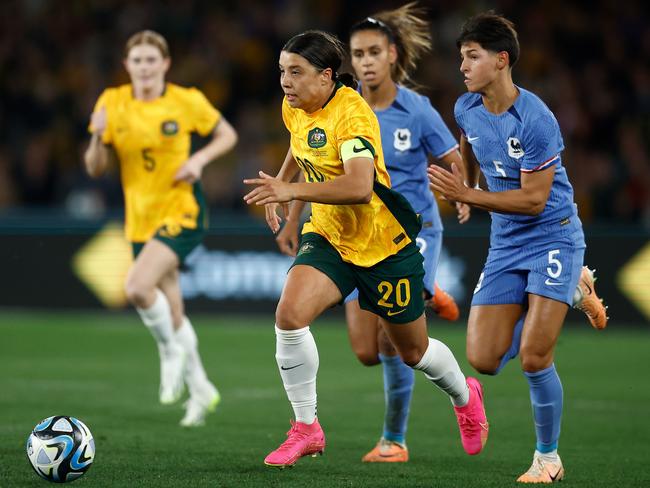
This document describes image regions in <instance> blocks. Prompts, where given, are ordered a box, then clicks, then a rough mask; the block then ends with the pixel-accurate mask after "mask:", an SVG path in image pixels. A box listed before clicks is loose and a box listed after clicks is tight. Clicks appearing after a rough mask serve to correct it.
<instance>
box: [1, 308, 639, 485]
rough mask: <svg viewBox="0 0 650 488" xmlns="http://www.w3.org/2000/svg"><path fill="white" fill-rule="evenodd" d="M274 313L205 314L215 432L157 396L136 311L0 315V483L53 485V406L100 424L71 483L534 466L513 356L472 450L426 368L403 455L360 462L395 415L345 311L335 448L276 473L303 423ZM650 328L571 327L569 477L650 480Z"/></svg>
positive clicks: (325, 407) (405, 480)
mask: <svg viewBox="0 0 650 488" xmlns="http://www.w3.org/2000/svg"><path fill="white" fill-rule="evenodd" d="M272 319H273V318H272V316H269V317H268V318H266V319H263V318H247V317H222V316H199V317H196V318H195V319H194V323H195V326H196V329H197V333H198V335H199V338H200V341H201V343H200V348H201V353H202V355H203V359H204V362H205V364H206V369H207V370H208V374H209V376H210V377H211V378H212V379H213V380H214V382H215V383H216V384H217V386H218V387H219V388H220V390H221V393H222V397H223V401H222V403H221V405H220V407H219V409H218V411H217V413H215V414H213V415H211V416H210V417H209V418H208V422H207V425H206V426H205V427H203V428H197V429H189V430H188V429H183V428H181V427H179V426H178V421H179V420H180V418H181V416H182V413H183V412H182V409H181V406H180V405H177V406H171V407H164V406H161V405H159V404H158V401H157V392H158V358H157V351H156V348H155V345H154V342H153V340H152V338H151V337H150V335H149V333H148V332H147V331H146V329H145V328H144V326H142V325H141V324H140V322H139V321H138V319H137V317H136V315H135V313H132V314H110V313H101V314H100V313H98V314H70V315H65V314H61V313H50V314H46V313H42V314H27V313H9V312H3V313H1V314H0V360H1V361H2V364H1V365H0V412H1V414H2V417H1V418H2V420H1V421H0V439H1V440H2V442H1V443H0V487H3V488H4V487H31V486H34V487H36V486H41V487H42V486H46V484H47V482H46V481H44V480H41V479H40V478H38V477H37V476H36V474H35V473H34V472H33V471H32V469H31V468H30V466H29V464H28V461H27V457H26V455H25V441H26V439H27V436H28V435H29V432H30V431H31V429H32V428H33V427H34V425H35V424H36V423H37V422H38V421H39V420H41V419H43V418H45V417H48V416H50V415H56V414H64V415H72V416H75V417H78V418H80V419H82V420H83V421H84V422H85V423H86V424H87V425H88V426H89V427H90V429H91V430H92V432H93V435H94V437H95V441H96V445H97V454H96V457H95V463H94V465H93V466H92V467H91V469H90V471H89V472H88V473H87V474H86V475H85V476H84V477H83V478H82V479H80V480H79V481H75V482H74V486H88V487H91V486H92V487H95V486H97V487H100V486H101V487H105V486H111V487H113V486H115V487H140V486H151V487H185V486H191V487H202V486H206V487H207V486H210V487H215V486H219V487H221V486H223V487H249V486H262V487H275V486H277V487H280V486H281V487H294V486H295V487H299V486H308V487H310V488H316V487H321V486H323V487H329V486H332V487H335V486H345V487H366V486H367V487H391V488H394V487H416V486H418V487H419V486H421V487H437V486H441V487H443V486H444V487H474V486H477V487H503V486H517V484H516V483H515V482H514V480H515V479H516V477H517V476H518V475H520V474H521V473H522V472H523V471H525V470H526V469H527V468H528V466H529V464H530V461H531V459H532V453H533V449H534V442H535V441H534V429H533V424H532V420H531V408H530V402H529V399H528V388H527V383H526V381H525V379H524V377H523V376H522V375H521V373H520V370H519V365H518V363H517V362H516V361H515V362H513V363H512V364H510V365H509V366H508V367H507V368H506V369H505V370H504V371H503V372H502V373H501V374H500V375H499V376H498V377H485V376H483V377H481V378H480V379H481V381H482V382H483V384H484V387H485V398H486V407H487V413H488V418H489V421H490V426H491V428H490V439H489V441H488V444H487V446H486V448H485V450H484V452H483V453H481V454H480V455H479V456H475V457H470V456H467V455H466V454H465V453H464V452H463V450H462V447H461V445H460V440H459V434H458V427H457V426H456V422H455V418H454V415H453V412H452V408H451V405H450V402H449V400H448V399H447V398H446V397H445V395H443V394H442V393H441V392H440V391H438V390H437V389H436V388H435V387H434V386H432V385H431V384H430V383H428V382H427V381H426V380H425V379H424V377H423V376H422V375H421V374H418V378H417V383H416V388H415V393H414V398H413V405H412V408H411V418H410V423H409V432H408V444H409V450H410V454H411V460H410V461H409V462H408V463H406V464H401V465H396V464H392V465H391V464H384V465H377V464H363V463H361V462H360V459H361V456H362V455H363V454H365V452H366V451H368V450H369V449H370V448H371V447H372V446H373V445H374V444H375V442H376V441H377V439H378V437H379V435H380V434H381V425H382V421H383V388H382V375H381V368H380V367H375V368H366V367H363V366H361V365H360V364H359V363H357V361H356V359H355V358H354V357H353V354H352V352H351V351H350V347H349V345H348V340H347V333H346V330H345V328H344V326H343V322H342V320H338V319H336V318H331V317H330V318H328V319H323V320H320V321H318V322H317V323H316V324H315V326H314V327H312V330H313V332H314V336H315V338H316V342H317V344H318V347H319V352H320V371H319V375H318V394H319V406H318V407H319V408H318V410H319V418H320V421H321V424H322V425H323V428H324V430H325V433H326V436H327V448H326V451H325V455H324V456H322V457H318V458H316V459H312V458H303V459H301V460H300V461H299V462H298V463H297V465H296V466H295V467H294V468H293V469H285V470H283V471H281V470H274V469H271V468H267V467H265V466H264V464H263V459H264V456H265V455H266V454H267V453H268V452H269V451H271V450H272V449H274V448H276V447H277V446H278V445H279V444H280V442H282V441H283V440H284V439H285V432H286V431H287V430H288V428H289V418H291V417H292V413H291V409H290V406H289V403H288V401H287V399H286V396H285V392H284V389H283V388H282V384H281V381H280V376H279V374H278V371H277V366H276V364H275V359H274V352H275V346H274V343H275V339H274V333H273V322H272ZM429 332H430V335H431V336H433V337H437V338H439V339H441V340H443V341H444V342H446V343H447V344H448V345H449V346H450V347H451V348H452V350H453V351H454V352H455V353H456V355H457V356H458V358H459V359H461V367H462V368H463V370H464V371H465V372H466V373H470V371H471V370H470V368H469V366H468V365H467V362H466V361H465V360H464V326H463V325H441V324H439V323H431V324H430V327H429ZM649 347H650V334H649V333H648V332H647V331H646V330H639V329H625V330H621V329H617V327H616V323H615V322H614V323H612V324H611V325H610V327H609V328H608V329H606V330H605V331H602V332H596V331H593V330H591V327H589V325H588V324H587V323H586V322H585V323H582V324H580V325H579V326H578V325H576V326H575V327H569V328H567V330H565V331H564V333H563V335H562V336H561V338H560V342H559V344H558V347H557V354H556V363H557V367H558V371H559V373H560V375H561V378H562V381H563V384H564V392H565V410H564V419H563V428H562V438H561V443H560V454H561V455H562V460H563V462H564V465H565V468H566V478H565V481H564V482H563V486H584V487H593V486H603V487H605V486H607V487H611V486H650V468H649V467H648V460H649V459H650V447H649V446H648V442H650V427H649V423H648V422H647V419H646V416H647V414H648V405H649V404H650V387H649V386H648V371H649V369H650V368H649V367H648V359H647V357H648V356H647V351H648V348H649Z"/></svg>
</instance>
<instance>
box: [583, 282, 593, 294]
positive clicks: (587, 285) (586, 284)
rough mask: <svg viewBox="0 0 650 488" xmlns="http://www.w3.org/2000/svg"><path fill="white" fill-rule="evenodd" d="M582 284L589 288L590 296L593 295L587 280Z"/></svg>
mask: <svg viewBox="0 0 650 488" xmlns="http://www.w3.org/2000/svg"><path fill="white" fill-rule="evenodd" d="M582 282H583V283H584V284H585V286H586V287H587V290H589V295H591V294H592V293H593V290H592V289H591V286H589V284H588V283H587V282H586V281H585V280H582Z"/></svg>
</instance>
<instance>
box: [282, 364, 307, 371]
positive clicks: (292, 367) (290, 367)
mask: <svg viewBox="0 0 650 488" xmlns="http://www.w3.org/2000/svg"><path fill="white" fill-rule="evenodd" d="M303 364H305V363H300V364H296V365H295V366H289V367H288V368H285V367H284V366H280V369H281V370H282V371H287V370H289V369H294V368H297V367H298V366H302V365H303Z"/></svg>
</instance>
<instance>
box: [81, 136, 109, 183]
mask: <svg viewBox="0 0 650 488" xmlns="http://www.w3.org/2000/svg"><path fill="white" fill-rule="evenodd" d="M109 160H110V149H109V148H108V147H107V146H106V145H104V143H102V139H101V136H100V135H99V134H93V136H92V138H91V139H90V144H89V145H88V149H86V152H85V153H84V166H85V167H86V172H87V173H88V175H89V176H90V177H91V178H98V177H100V176H101V175H103V174H104V172H105V171H106V167H107V166H108V162H109Z"/></svg>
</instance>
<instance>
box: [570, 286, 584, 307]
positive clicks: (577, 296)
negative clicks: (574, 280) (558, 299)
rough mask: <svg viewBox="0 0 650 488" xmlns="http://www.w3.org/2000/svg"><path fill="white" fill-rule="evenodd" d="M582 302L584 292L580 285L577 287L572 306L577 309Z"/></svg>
mask: <svg viewBox="0 0 650 488" xmlns="http://www.w3.org/2000/svg"><path fill="white" fill-rule="evenodd" d="M581 302H582V290H581V289H580V284H578V286H576V289H575V290H574V291H573V302H572V303H571V306H572V307H573V308H576V307H577V306H578V305H580V303H581Z"/></svg>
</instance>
